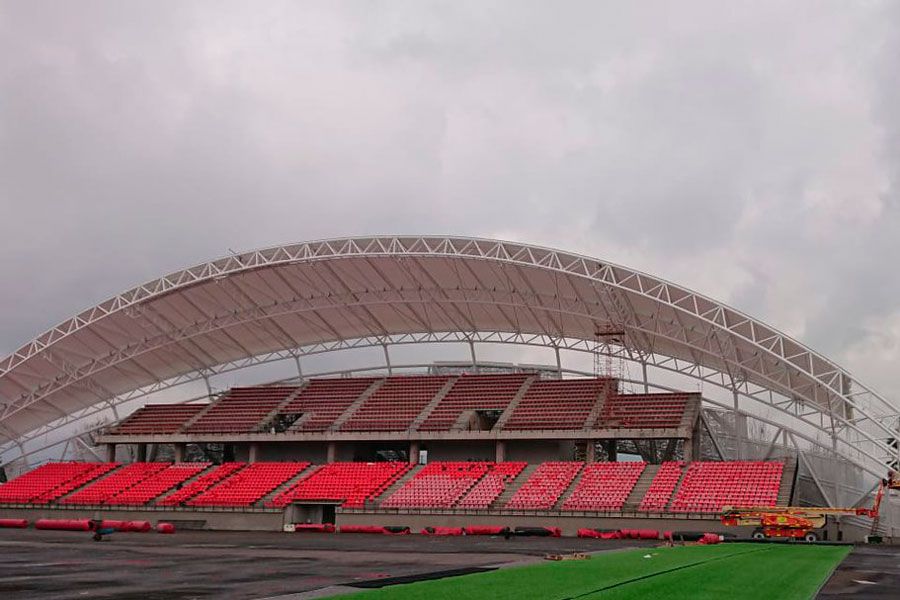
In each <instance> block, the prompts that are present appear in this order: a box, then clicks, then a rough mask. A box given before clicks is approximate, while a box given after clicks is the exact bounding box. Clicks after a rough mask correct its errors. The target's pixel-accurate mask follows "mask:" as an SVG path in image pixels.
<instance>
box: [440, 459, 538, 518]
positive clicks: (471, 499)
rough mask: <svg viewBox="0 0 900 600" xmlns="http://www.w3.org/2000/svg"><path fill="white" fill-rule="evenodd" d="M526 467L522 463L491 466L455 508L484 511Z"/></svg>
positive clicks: (525, 464)
mask: <svg viewBox="0 0 900 600" xmlns="http://www.w3.org/2000/svg"><path fill="white" fill-rule="evenodd" d="M526 466H527V463H523V462H505V463H497V464H495V465H493V467H492V468H491V470H490V471H489V472H488V473H485V475H484V477H482V478H481V480H480V481H479V482H478V483H476V484H475V485H474V486H472V489H470V490H469V493H467V494H466V495H465V496H464V497H463V498H462V499H461V500H460V501H459V502H458V503H457V504H456V507H457V508H470V509H486V508H490V506H491V504H493V503H494V501H495V500H496V499H497V498H499V497H500V494H502V493H503V491H504V490H505V489H506V486H507V485H508V484H509V483H510V482H512V481H513V480H514V479H515V478H516V477H518V476H519V473H521V472H522V470H523V469H524V468H525V467H526Z"/></svg>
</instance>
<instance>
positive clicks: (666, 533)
mask: <svg viewBox="0 0 900 600" xmlns="http://www.w3.org/2000/svg"><path fill="white" fill-rule="evenodd" d="M662 536H663V539H664V540H669V541H670V542H671V541H672V532H671V531H663V532H662Z"/></svg>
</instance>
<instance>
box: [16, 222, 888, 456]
mask: <svg viewBox="0 0 900 600" xmlns="http://www.w3.org/2000/svg"><path fill="white" fill-rule="evenodd" d="M609 327H612V328H615V329H621V330H624V331H625V335H624V337H623V338H622V339H621V340H617V341H616V343H615V344H609V343H606V342H605V341H603V342H600V343H598V342H599V341H598V336H597V332H598V330H600V331H603V330H606V329H607V328H609ZM436 341H470V342H503V343H518V344H532V345H541V346H550V347H556V348H568V349H582V350H585V351H598V350H599V351H601V352H608V353H615V354H620V355H624V356H626V357H627V358H629V359H631V360H635V361H638V362H641V363H643V364H646V365H651V366H653V367H657V368H660V369H663V370H668V371H673V372H677V373H680V374H682V375H688V376H691V377H694V378H696V379H699V380H702V381H704V382H707V383H710V384H714V385H716V386H719V387H722V388H724V389H727V390H730V391H731V392H732V393H733V394H734V395H735V398H737V397H741V398H744V399H749V400H752V401H753V402H754V403H758V404H759V405H765V406H767V407H768V408H769V409H771V410H775V411H778V414H779V415H785V416H786V417H790V420H791V422H795V423H798V424H799V425H800V427H799V428H798V431H799V430H800V429H803V428H806V432H805V433H804V434H803V435H805V436H807V439H813V438H815V439H820V438H821V436H823V435H824V436H826V437H827V438H828V439H830V441H831V444H832V447H833V450H834V451H836V452H838V453H839V454H841V455H842V456H844V457H846V458H848V459H849V460H851V461H852V462H854V463H855V464H857V465H859V466H861V467H863V468H865V469H866V470H868V471H869V472H870V473H876V472H880V471H882V470H883V467H884V465H891V464H894V463H895V461H896V460H897V452H898V449H897V437H898V433H897V431H898V413H900V407H898V405H897V404H896V403H894V402H892V401H890V400H888V399H887V398H885V397H883V396H881V395H879V394H877V393H876V392H875V391H873V390H872V389H870V388H869V387H867V386H865V385H864V384H863V383H861V382H859V381H858V380H856V379H855V378H854V377H852V376H851V375H850V374H849V373H848V372H847V371H845V370H844V369H842V368H841V367H839V366H838V365H836V364H835V363H833V362H832V361H830V360H828V359H827V358H825V357H824V356H822V355H820V354H817V353H816V352H814V351H812V350H810V349H809V348H807V347H805V346H804V345H803V344H801V343H800V342H798V341H796V340H793V339H791V338H790V337H788V336H786V335H784V334H783V333H780V332H779V331H777V330H776V329H775V328H773V327H770V326H768V325H766V324H764V323H762V322H760V321H758V320H755V319H753V318H751V317H749V316H747V315H745V314H742V313H741V312H739V311H737V310H735V309H732V308H730V307H728V306H725V305H723V304H721V303H719V302H716V301H714V300H712V299H710V298H707V297H705V296H702V295H700V294H698V293H696V292H693V291H691V290H688V289H685V288H683V287H680V286H678V285H675V284H673V283H670V282H667V281H664V280H662V279H660V278H657V277H654V276H651V275H647V274H645V273H640V272H637V271H635V270H633V269H629V268H626V267H623V266H619V265H615V264H611V263H609V262H607V261H604V260H601V259H596V258H590V257H587V256H580V255H577V254H571V253H567V252H562V251H559V250H552V249H548V248H541V247H536V246H531V245H527V244H520V243H515V242H506V241H497V240H488V239H473V238H458V237H438V236H433V237H432V236H420V237H417V236H379V237H358V238H347V239H331V240H323V241H314V242H306V243H299V244H292V245H286V246H276V247H272V248H267V249H262V250H254V251H251V252H245V253H242V254H235V255H232V256H227V257H224V258H220V259H217V260H213V261H211V262H208V263H204V264H201V265H197V266H195V267H191V268H188V269H184V270H182V271H177V272H175V273H171V274H169V275H165V276H163V277H160V278H159V279H156V280H153V281H150V282H147V283H145V284H143V285H140V286H137V287H135V288H133V289H130V290H127V291H125V292H123V293H121V294H119V295H117V296H115V297H113V298H110V299H109V300H107V301H105V302H102V303H101V304H98V305H97V306H95V307H93V308H90V309H88V310H86V311H84V312H82V313H80V314H78V315H76V316H74V317H72V318H71V319H69V320H67V321H65V322H64V323H61V324H60V325H58V326H56V327H54V328H52V329H50V330H49V331H47V332H45V333H44V334H42V335H40V336H38V337H37V338H35V339H34V340H32V341H31V342H29V343H28V344H26V345H24V346H23V347H22V348H20V349H19V350H17V351H16V352H14V353H13V354H11V355H10V356H8V357H6V358H4V359H3V360H0V449H2V448H3V447H6V448H8V447H10V445H13V444H16V443H21V442H22V441H23V440H27V439H28V438H29V437H30V436H34V435H36V434H37V433H41V432H46V431H48V430H50V429H52V428H55V427H60V426H64V425H66V424H67V423H70V422H71V421H72V419H73V418H76V417H77V416H78V415H82V414H85V411H89V410H91V409H92V408H93V407H96V406H98V405H101V406H103V405H107V406H115V405H116V404H117V403H120V402H124V401H128V400H132V399H134V398H137V397H140V396H142V395H146V394H148V393H151V392H154V391H158V390H161V389H165V388H166V387H170V386H173V385H176V384H179V383H183V382H185V381H190V380H193V379H197V378H201V377H208V376H210V375H213V374H216V373H219V372H223V371H226V370H230V369H235V368H241V367H244V366H250V365H254V364H258V363H260V362H265V361H268V360H273V359H278V358H290V357H292V356H293V357H298V356H303V355H305V354H309V353H315V352H322V351H329V350H337V349H342V348H349V347H362V346H371V345H387V344H394V343H416V342H436ZM809 432H812V435H811V437H810V433H809Z"/></svg>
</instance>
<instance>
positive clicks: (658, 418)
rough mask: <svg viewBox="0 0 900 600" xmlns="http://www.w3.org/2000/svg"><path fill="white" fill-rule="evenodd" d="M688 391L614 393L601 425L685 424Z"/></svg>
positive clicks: (642, 427)
mask: <svg viewBox="0 0 900 600" xmlns="http://www.w3.org/2000/svg"><path fill="white" fill-rule="evenodd" d="M688 398H689V396H688V395H687V394H680V393H672V394H627V395H619V394H612V395H610V396H608V397H607V399H606V403H605V404H604V405H603V410H602V412H601V414H600V418H599V422H598V424H597V426H599V427H609V428H620V429H626V428H633V429H647V428H672V427H678V426H679V425H681V421H682V419H683V418H684V412H685V410H686V408H687V402H688Z"/></svg>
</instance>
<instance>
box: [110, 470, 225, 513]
mask: <svg viewBox="0 0 900 600" xmlns="http://www.w3.org/2000/svg"><path fill="white" fill-rule="evenodd" d="M209 465H210V463H177V464H174V465H170V466H169V467H167V468H165V469H163V470H162V471H159V472H157V473H155V474H154V475H151V476H150V477H148V478H147V479H145V480H143V481H142V482H140V483H139V484H138V485H135V486H133V487H131V488H129V489H127V490H125V491H123V492H121V493H119V494H117V495H116V496H113V497H112V498H110V499H109V500H107V501H106V504H121V505H133V506H141V505H144V504H147V503H148V502H150V501H151V500H153V499H154V498H156V497H157V496H160V495H162V494H164V493H165V492H167V491H169V490H170V489H172V488H173V487H175V486H176V485H178V484H180V483H182V482H184V481H187V480H188V479H190V478H191V477H193V476H194V475H196V474H198V473H200V472H201V471H204V470H205V469H207V468H208V467H209Z"/></svg>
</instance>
